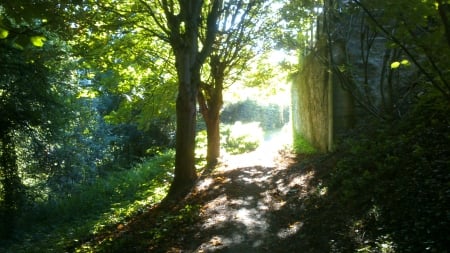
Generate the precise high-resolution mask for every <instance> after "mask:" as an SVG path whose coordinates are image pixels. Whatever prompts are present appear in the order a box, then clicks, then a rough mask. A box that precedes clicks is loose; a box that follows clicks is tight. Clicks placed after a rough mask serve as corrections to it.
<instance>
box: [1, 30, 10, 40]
mask: <svg viewBox="0 0 450 253" xmlns="http://www.w3.org/2000/svg"><path fill="white" fill-rule="evenodd" d="M8 35H9V31H8V30H5V29H3V28H0V39H6V38H7V37H8Z"/></svg>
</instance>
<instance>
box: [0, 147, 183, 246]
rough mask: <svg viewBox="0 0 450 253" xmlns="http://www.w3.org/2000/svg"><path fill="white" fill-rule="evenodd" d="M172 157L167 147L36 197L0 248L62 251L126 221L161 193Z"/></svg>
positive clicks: (151, 202)
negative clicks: (125, 167) (40, 198)
mask: <svg viewBox="0 0 450 253" xmlns="http://www.w3.org/2000/svg"><path fill="white" fill-rule="evenodd" d="M173 157H174V152H173V151H168V152H166V153H164V154H161V155H159V156H157V157H154V158H151V159H148V160H144V161H142V163H139V164H137V165H135V166H134V167H133V168H132V169H130V170H124V171H118V172H114V173H112V174H110V175H109V176H108V177H106V178H98V179H97V180H96V181H95V182H94V183H92V184H90V185H80V186H79V187H77V188H75V189H74V190H73V191H72V192H71V193H70V194H66V195H63V196H58V197H54V198H52V199H49V200H47V201H46V202H42V203H38V204H37V205H36V206H35V207H34V208H33V209H31V210H29V211H28V212H26V213H24V214H23V215H22V217H21V219H20V222H19V224H18V225H17V228H18V229H17V233H16V235H15V237H14V239H13V240H11V241H7V242H1V245H2V246H0V252H15V253H16V252H19V253H20V252H27V253H28V252H66V251H67V249H68V248H71V247H73V246H74V245H77V244H79V243H80V242H82V241H83V240H86V238H87V237H92V236H93V235H96V234H99V233H102V231H106V230H108V228H111V227H114V226H117V225H118V224H121V223H125V222H126V221H127V219H129V218H130V217H132V216H134V215H136V214H139V213H140V212H142V211H143V210H145V209H146V208H148V207H149V206H151V205H153V204H155V203H158V202H160V201H161V200H162V198H164V197H165V195H166V193H167V190H168V187H169V182H170V179H171V178H172V176H173V175H172V171H173V161H174V159H173Z"/></svg>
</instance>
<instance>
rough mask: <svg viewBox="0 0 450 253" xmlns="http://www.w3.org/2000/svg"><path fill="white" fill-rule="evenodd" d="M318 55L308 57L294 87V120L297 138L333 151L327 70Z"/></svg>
mask: <svg viewBox="0 0 450 253" xmlns="http://www.w3.org/2000/svg"><path fill="white" fill-rule="evenodd" d="M322 53H323V54H324V52H322ZM318 59H319V58H317V57H315V56H314V54H310V55H307V56H305V58H304V59H303V64H302V66H301V69H300V71H299V73H298V75H297V77H296V80H295V81H294V83H293V84H292V112H293V113H292V118H293V128H294V133H295V135H296V136H298V135H300V136H302V137H303V138H305V139H306V140H307V141H308V142H310V144H311V145H313V146H314V147H315V148H317V149H318V150H320V151H322V152H325V151H327V150H328V149H329V143H328V134H329V131H328V130H329V129H328V125H329V121H328V109H327V108H328V78H329V74H328V71H327V68H326V66H324V64H323V63H321V62H319V60H318Z"/></svg>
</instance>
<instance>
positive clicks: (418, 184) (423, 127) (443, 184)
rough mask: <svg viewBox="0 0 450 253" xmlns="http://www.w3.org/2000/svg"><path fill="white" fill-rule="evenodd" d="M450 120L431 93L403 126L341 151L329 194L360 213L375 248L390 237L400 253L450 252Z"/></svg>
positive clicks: (368, 133) (383, 129) (365, 134)
mask: <svg viewBox="0 0 450 253" xmlns="http://www.w3.org/2000/svg"><path fill="white" fill-rule="evenodd" d="M449 115H450V105H449V103H448V101H447V100H445V99H444V98H441V97H440V96H434V95H433V94H432V93H429V94H427V95H424V96H423V97H421V98H420V99H419V101H418V102H417V104H416V106H414V108H413V109H412V110H411V112H410V113H409V114H408V115H406V116H405V117H404V118H403V119H401V120H399V121H396V122H391V123H390V124H386V123H385V122H374V123H373V125H372V127H371V128H368V127H367V126H366V127H365V128H364V131H361V132H360V134H359V135H358V136H357V137H355V138H354V139H352V140H349V141H347V142H346V143H345V144H344V145H343V146H342V150H343V153H344V157H345V158H344V159H341V160H340V162H338V164H337V168H336V170H335V171H334V174H333V175H332V177H331V179H330V182H329V183H330V184H329V190H330V192H333V193H334V194H335V195H336V196H335V197H336V198H337V201H339V202H342V203H343V206H346V207H347V208H349V209H351V210H357V211H354V212H353V215H354V216H355V217H354V219H355V220H360V222H359V224H360V228H359V229H360V230H361V229H362V230H364V233H365V235H366V237H367V238H366V241H367V242H369V244H370V243H372V244H373V245H372V246H373V247H376V242H377V240H379V238H384V237H385V238H387V237H388V238H390V240H392V243H393V247H395V248H396V250H398V252H425V251H427V252H446V251H447V245H449V244H450V239H449V238H448V235H449V234H450V221H449V218H450V213H449V210H448V207H449V206H450V185H449V183H448V182H450V173H449V168H450V147H449V143H450V131H449V127H450V116H449ZM374 210H376V211H374ZM369 238H370V239H369ZM361 246H363V245H361ZM365 246H367V245H365ZM369 246H370V245H369Z"/></svg>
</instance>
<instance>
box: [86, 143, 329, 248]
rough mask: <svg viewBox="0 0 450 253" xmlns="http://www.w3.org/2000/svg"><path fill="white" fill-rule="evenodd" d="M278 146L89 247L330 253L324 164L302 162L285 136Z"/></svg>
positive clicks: (247, 157) (221, 169) (233, 159)
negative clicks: (322, 203)
mask: <svg viewBox="0 0 450 253" xmlns="http://www.w3.org/2000/svg"><path fill="white" fill-rule="evenodd" d="M274 140H276V142H275V141H266V142H265V143H264V145H262V147H260V148H259V149H258V150H256V151H254V152H251V153H246V154H242V155H235V156H229V157H225V158H224V159H223V160H222V162H221V164H220V165H219V166H217V167H216V168H215V170H214V171H213V172H210V173H208V174H206V173H205V174H204V175H202V176H201V177H200V179H199V181H198V183H197V184H196V186H195V188H194V189H193V191H192V192H191V193H190V194H188V195H187V196H186V197H185V198H184V199H183V200H181V201H178V202H176V203H165V204H161V205H159V206H156V207H154V208H152V209H150V210H148V211H146V212H144V213H142V214H141V215H139V216H137V217H135V218H133V219H132V220H131V221H129V222H128V223H126V224H120V225H118V226H117V228H116V229H115V230H114V231H113V232H112V233H111V234H108V235H99V236H98V237H97V238H95V239H94V240H92V241H90V242H87V244H91V245H90V247H92V246H93V245H92V244H97V247H95V246H94V247H95V248H97V249H100V251H103V252H198V253H200V252H298V251H299V250H301V251H302V252H329V249H330V247H332V245H331V246H330V243H331V244H332V243H333V238H332V234H333V232H332V231H331V230H333V229H332V228H333V227H334V226H337V223H336V222H337V219H335V218H334V215H333V211H334V210H333V208H326V209H321V210H322V211H320V212H316V213H315V210H317V208H318V206H317V204H316V202H315V201H311V200H312V199H316V198H317V197H320V196H322V195H324V194H325V193H326V189H321V188H320V177H318V175H317V173H318V171H317V169H316V167H315V165H314V164H317V163H319V162H320V163H321V164H324V158H323V156H319V155H309V156H304V157H299V156H298V155H294V154H291V153H289V152H287V151H285V150H284V149H283V146H282V145H281V144H280V143H283V142H280V136H277V137H274ZM319 160H320V161H319ZM305 161H307V162H305ZM312 196H315V197H314V198H312ZM319 235H320V236H319Z"/></svg>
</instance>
